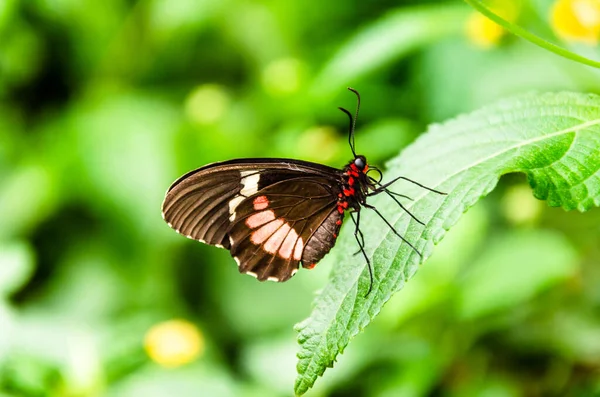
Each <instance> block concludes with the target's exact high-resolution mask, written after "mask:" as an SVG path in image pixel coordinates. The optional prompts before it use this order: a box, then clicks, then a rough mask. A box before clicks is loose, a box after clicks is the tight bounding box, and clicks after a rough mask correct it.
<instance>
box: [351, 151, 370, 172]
mask: <svg viewBox="0 0 600 397" xmlns="http://www.w3.org/2000/svg"><path fill="white" fill-rule="evenodd" d="M351 167H352V168H354V169H355V170H356V171H358V172H362V173H363V174H366V173H367V171H368V170H369V164H367V158H366V157H365V156H363V155H358V156H356V157H355V158H354V161H353V162H352V165H351Z"/></svg>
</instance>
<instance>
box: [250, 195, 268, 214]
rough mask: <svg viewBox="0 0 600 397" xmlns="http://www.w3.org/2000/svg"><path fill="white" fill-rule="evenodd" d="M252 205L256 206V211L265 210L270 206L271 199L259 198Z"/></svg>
mask: <svg viewBox="0 0 600 397" xmlns="http://www.w3.org/2000/svg"><path fill="white" fill-rule="evenodd" d="M252 204H254V210H256V211H260V210H264V209H265V208H267V207H268V206H269V199H268V198H267V196H258V197H257V198H255V199H254V201H253V202H252Z"/></svg>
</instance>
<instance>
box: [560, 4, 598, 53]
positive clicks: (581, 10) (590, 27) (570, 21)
mask: <svg viewBox="0 0 600 397" xmlns="http://www.w3.org/2000/svg"><path fill="white" fill-rule="evenodd" d="M551 24H552V28H553V29H554V31H555V32H556V34H557V35H558V36H560V37H562V38H563V39H565V40H570V41H578V42H582V43H585V44H589V45H595V44H597V43H598V37H599V36H600V1H599V0H558V1H557V2H555V3H554V6H553V7H552V14H551Z"/></svg>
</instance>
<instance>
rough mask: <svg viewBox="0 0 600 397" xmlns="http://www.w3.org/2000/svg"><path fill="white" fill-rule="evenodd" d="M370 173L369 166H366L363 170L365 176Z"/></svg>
mask: <svg viewBox="0 0 600 397" xmlns="http://www.w3.org/2000/svg"><path fill="white" fill-rule="evenodd" d="M367 171H369V164H365V169H364V170H363V174H366V173H367Z"/></svg>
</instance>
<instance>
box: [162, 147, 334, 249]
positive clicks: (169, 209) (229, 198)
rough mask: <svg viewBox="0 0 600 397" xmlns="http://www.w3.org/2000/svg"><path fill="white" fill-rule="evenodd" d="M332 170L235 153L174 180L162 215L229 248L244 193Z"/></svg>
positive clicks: (185, 231) (193, 235) (183, 231)
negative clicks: (236, 156)
mask: <svg viewBox="0 0 600 397" xmlns="http://www.w3.org/2000/svg"><path fill="white" fill-rule="evenodd" d="M336 172H337V170H335V169H333V168H330V167H326V166H322V165H319V164H314V163H309V162H304V161H297V160H289V159H240V160H232V161H227V162H222V163H215V164H210V165H207V166H205V167H202V168H199V169H197V170H194V171H191V172H189V173H187V174H185V175H184V176H182V177H181V178H179V179H178V180H177V181H175V182H174V183H173V184H172V185H171V187H170V188H169V190H168V191H167V194H166V196H165V200H164V202H163V206H162V212H163V218H164V219H165V221H166V222H167V223H168V224H169V226H170V227H172V228H173V229H175V231H177V232H178V233H180V234H183V235H184V236H186V237H188V238H191V239H194V240H198V241H201V242H203V243H207V244H211V245H215V246H218V247H223V248H227V249H229V248H230V243H229V237H228V235H227V232H228V230H229V228H230V225H231V222H232V220H233V218H234V216H235V215H234V214H235V209H236V208H237V206H238V205H240V204H241V203H242V202H243V201H244V200H245V199H246V198H247V197H250V196H252V195H253V194H255V193H256V192H258V191H259V190H261V189H263V188H265V187H268V186H269V185H272V184H275V183H278V182H280V181H283V180H289V179H294V178H298V177H302V176H306V175H311V176H312V175H314V176H319V177H320V178H322V179H325V180H327V179H328V178H330V182H331V178H335V177H336V174H335V173H336Z"/></svg>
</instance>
